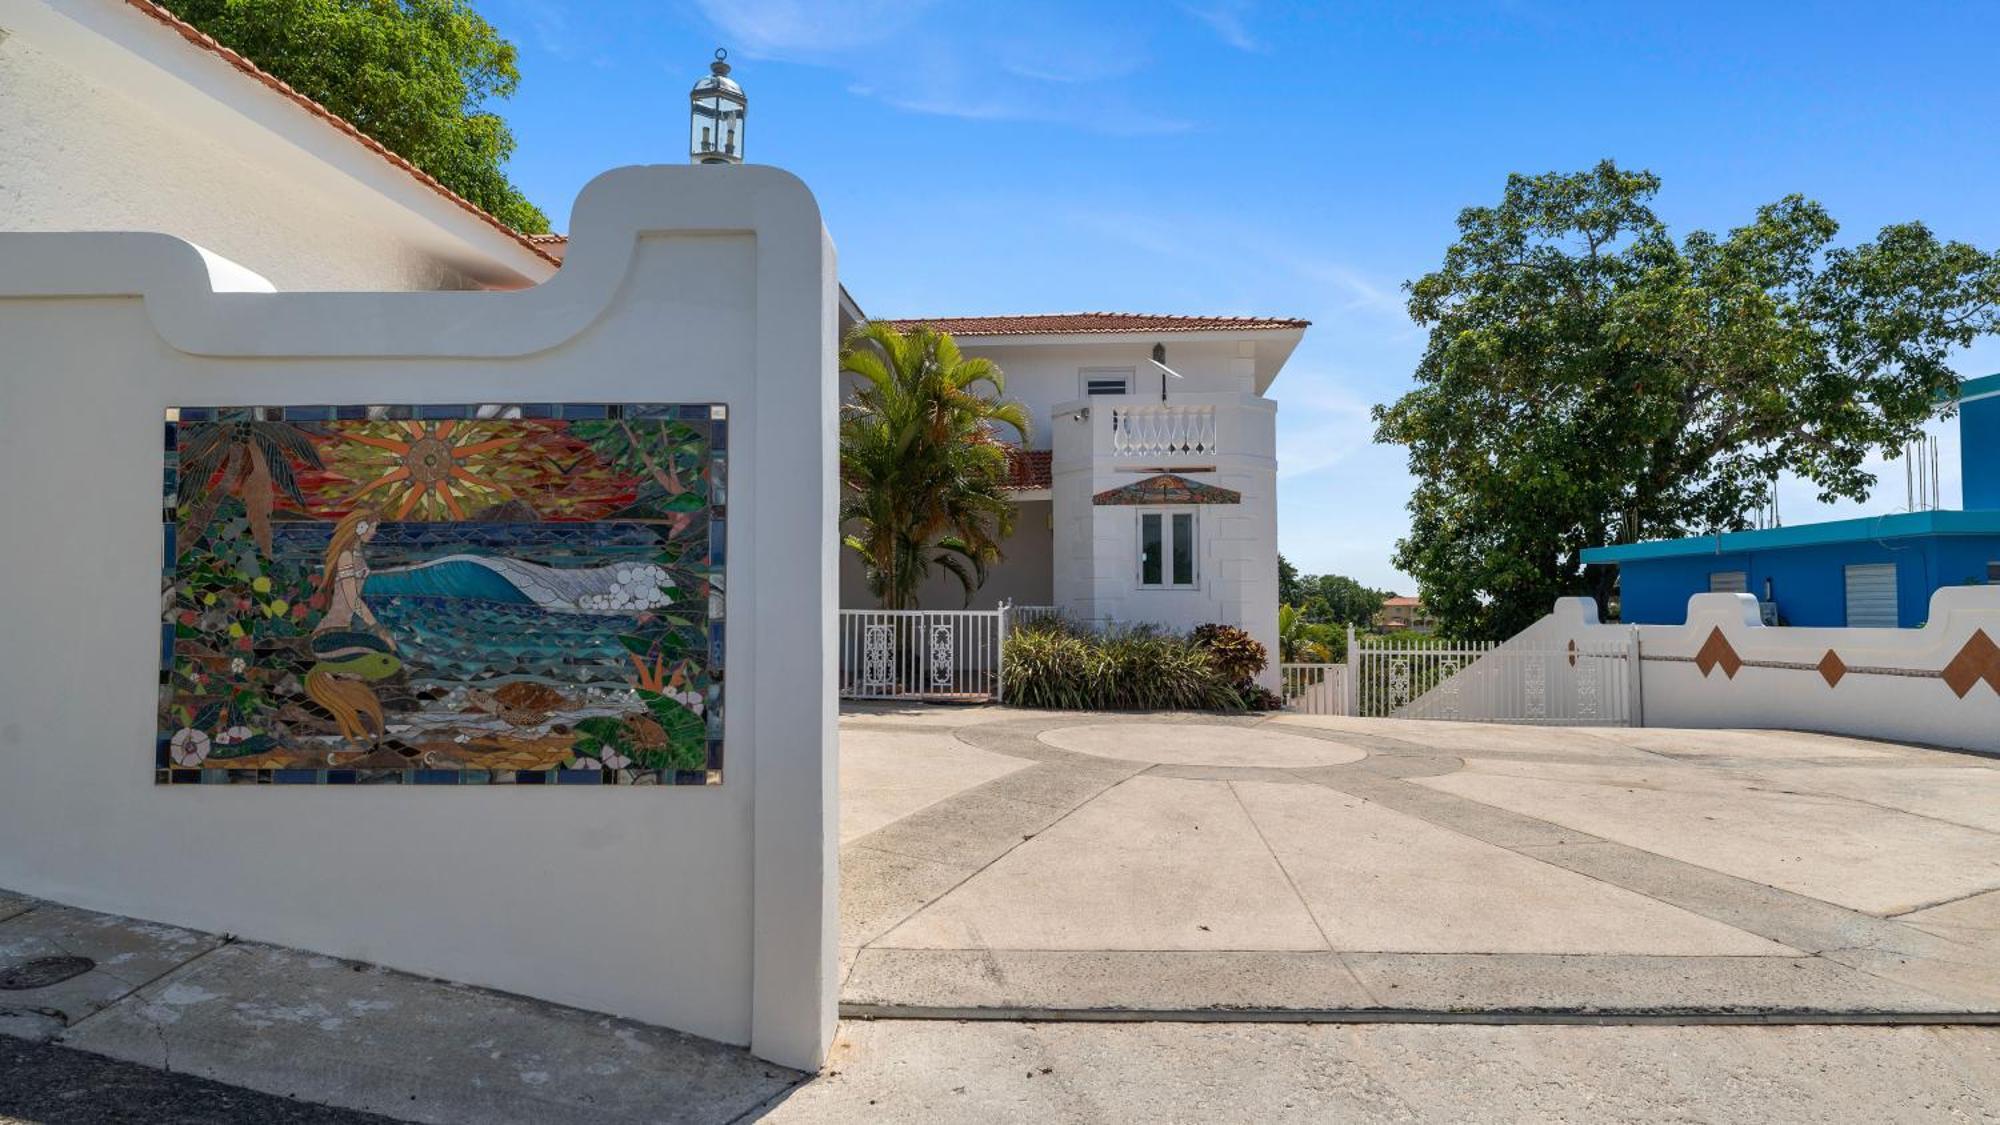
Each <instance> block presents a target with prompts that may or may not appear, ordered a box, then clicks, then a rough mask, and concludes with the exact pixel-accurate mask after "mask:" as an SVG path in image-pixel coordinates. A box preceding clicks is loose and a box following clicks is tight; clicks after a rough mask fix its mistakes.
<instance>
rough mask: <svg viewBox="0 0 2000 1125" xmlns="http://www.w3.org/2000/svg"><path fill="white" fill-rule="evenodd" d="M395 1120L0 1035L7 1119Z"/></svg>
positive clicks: (214, 1124)
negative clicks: (261, 1092) (312, 1103)
mask: <svg viewBox="0 0 2000 1125" xmlns="http://www.w3.org/2000/svg"><path fill="white" fill-rule="evenodd" d="M389 1120H390V1119H389V1118H387V1117H378V1116H376V1115H375V1114H372V1113H357V1112H355V1111H353V1110H347V1109H332V1108H329V1107H327V1106H322V1105H309V1104H306V1103H304V1102H299V1101H295V1100H293V1099H291V1098H280V1097H274V1096H273V1095H270V1094H259V1093H257V1092H255V1091H252V1090H243V1089H239V1088H237V1087H235V1086H225V1085H223V1084H222V1083H220V1082H210V1081H208V1080H207V1079H205V1078H195V1077H193V1076H191V1075H186V1074H173V1073H169V1072H167V1071H163V1070H154V1069H153V1068H152V1067H149V1066H138V1065H135V1064H133V1063H124V1062H118V1061H116V1060H113V1059H107V1058H104V1057H102V1056H100V1055H93V1054H89V1053H87V1052H84V1051H78V1050H75V1049H73V1048H69V1047H58V1046H56V1045H54V1044H52V1043H32V1042H29V1041H27V1040H21V1039H9V1038H4V1037H0V1123H5V1125H17V1123H22V1125H25V1123H28V1122H33V1123H34V1125H123V1123H125V1122H133V1123H135V1125H136V1123H139V1122H143V1123H145V1125H197V1123H198V1125H229V1123H232V1122H243V1123H245V1125H249V1123H253V1122H254V1123H255V1125H382V1123H383V1122H387V1121H389Z"/></svg>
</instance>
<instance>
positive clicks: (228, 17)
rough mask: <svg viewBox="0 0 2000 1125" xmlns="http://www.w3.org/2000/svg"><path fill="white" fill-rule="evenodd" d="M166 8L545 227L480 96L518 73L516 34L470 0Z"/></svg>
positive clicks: (500, 89)
mask: <svg viewBox="0 0 2000 1125" xmlns="http://www.w3.org/2000/svg"><path fill="white" fill-rule="evenodd" d="M166 3H167V5H168V6H169V7H171V8H172V9H173V10H174V13H175V14H176V15H178V16H180V17H181V18H182V19H184V20H186V21H188V22H189V23H191V24H193V25H194V26H196V27H198V28H200V29H201V30H203V31H205V32H207V33H208V34H210V35H212V36H214V37H215V39H216V41H217V42H219V43H221V44H223V45H224V46H226V47H229V48H231V49H232V50H234V51H236V52H237V53H239V54H241V55H242V56H243V57H245V58H247V59H249V60H250V61H251V62H254V63H256V64H257V65H258V66H259V67H262V68H263V69H264V70H266V71H269V72H270V73H271V74H273V75H275V76H276V77H278V78H280V79H282V80H283V81H284V82H285V83H286V84H288V85H290V86H291V87H292V88H293V89H295V90H297V91H298V92H299V93H301V94H304V95H305V96H306V97H309V98H311V99H313V100H314V101H316V102H319V103H320V104H321V105H324V106H326V108H328V109H330V110H332V111H333V112H334V113H336V114H339V115H340V116H341V117H342V118H345V119H346V120H347V121H348V122H350V123H351V124H353V125H354V127H355V128H357V129H360V130H361V131H362V132H364V133H366V134H368V135H369V136H371V137H373V138H375V139H376V140H378V141H380V142H382V144H383V145H384V146H385V147H387V148H388V149H389V150H390V151H391V152H394V153H396V154H397V155H399V156H401V157H403V158H404V159H405V160H408V161H409V162H410V163H412V164H415V165H416V166H417V167H419V168H422V169H423V170H424V171H426V172H428V173H430V174H431V175H432V176H434V177H436V179H437V180H438V182H439V183H442V184H444V185H445V186H446V187H448V188H450V189H451V190H453V191H455V192H457V193H458V194H460V195H462V196H464V197H465V198H466V199H468V200H471V201H472V202H473V203H476V204H478V205H479V206H480V207H482V208H484V209H485V210H486V211H487V212H489V213H490V214H492V215H493V216H494V217H495V218H497V219H499V220H500V221H501V222H503V223H506V224H507V225H508V226H510V227H513V228H514V229H515V230H518V231H522V232H525V233H528V234H540V233H542V232H544V231H547V230H548V229H549V219H548V216H547V215H544V214H542V212H541V211H540V210H539V209H537V208H536V207H535V205H534V204H532V203H530V202H528V199H527V197H526V196H524V195H522V194H521V192H520V189H518V188H516V187H515V186H514V185H513V183H512V182H510V181H509V180H508V179H507V175H506V173H505V172H504V171H502V169H501V166H502V165H503V164H505V163H506V160H507V157H508V156H509V155H510V154H512V153H513V151H514V134H513V133H512V132H511V131H509V130H508V128H507V123H506V122H505V121H503V120H501V119H500V117H499V115H497V114H494V113H491V112H488V111H487V109H486V108H485V107H486V105H487V103H488V102H489V101H491V100H494V99H504V98H507V97H509V96H511V95H512V94H513V93H514V89H515V87H516V86H517V85H519V83H520V81H521V75H520V72H519V71H517V70H516V69H515V68H514V54H515V52H514V45H513V44H512V43H509V42H507V41H506V40H505V39H502V38H501V37H500V33H499V32H498V31H495V30H494V28H493V25H491V24H489V23H487V22H486V21H485V20H484V19H482V18H480V16H479V13H477V12H475V11H473V9H472V5H471V3H470V2H469V0H166Z"/></svg>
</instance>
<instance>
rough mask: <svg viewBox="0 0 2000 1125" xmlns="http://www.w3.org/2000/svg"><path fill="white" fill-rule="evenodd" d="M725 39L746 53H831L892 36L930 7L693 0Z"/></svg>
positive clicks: (860, 1)
mask: <svg viewBox="0 0 2000 1125" xmlns="http://www.w3.org/2000/svg"><path fill="white" fill-rule="evenodd" d="M695 6H696V7H697V8H699V9H700V10H701V14H702V15H703V16H704V17H706V18H707V20H708V22H709V23H711V24H713V25H715V28H716V30H717V31H719V32H721V33H722V34H724V35H726V36H728V37H729V39H730V41H731V42H730V45H732V46H733V47H734V48H735V49H738V50H741V51H742V52H743V53H744V54H746V55H752V56H764V57H793V58H795V57H800V56H806V57H811V56H828V55H837V54H840V53H842V52H845V51H851V50H854V49H856V48H860V47H868V46H872V45H874V44H877V43H882V42H885V41H887V40H890V39H893V38H895V37H896V36H898V35H900V34H902V33H903V32H904V31H905V30H907V29H908V28H909V27H910V26H911V25H912V24H913V23H914V22H916V20H917V19H918V18H919V17H920V16H922V15H923V13H924V12H925V10H926V9H928V8H930V7H931V4H930V3H929V2H928V0H695Z"/></svg>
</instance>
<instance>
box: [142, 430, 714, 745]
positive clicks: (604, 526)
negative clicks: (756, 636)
mask: <svg viewBox="0 0 2000 1125" xmlns="http://www.w3.org/2000/svg"><path fill="white" fill-rule="evenodd" d="M726 428H727V421H726V419H725V412H724V411H723V410H722V408H720V407H717V406H712V405H709V404H701V405H692V406H650V405H643V406H619V405H613V406H591V405H558V406H542V407H532V406H528V407H524V406H507V405H488V406H465V407H430V406H425V407H284V408H279V407H259V408H183V409H179V410H175V411H171V412H170V413H169V415H168V445H167V474H168V479H167V496H168V498H169V506H168V507H167V509H166V511H165V522H164V524H163V534H164V537H165V540H166V550H165V558H166V571H165V575H164V578H163V582H164V590H163V596H162V629H163V635H162V647H161V660H162V664H161V690H160V730H161V732H162V733H161V736H160V743H159V755H158V760H157V769H158V773H157V777H158V779H159V780H160V781H162V782H170V783H171V782H183V781H204V780H209V781H213V780H226V781H253V782H254V781H267V782H279V783H296V782H301V781H304V782H309V783H310V782H321V783H355V782H361V783H383V782H403V783H418V784H436V783H440V782H453V781H461V780H464V781H511V782H520V783H526V782H544V783H554V782H563V783H569V782H575V781H579V780H587V781H590V782H592V783H597V784H612V783H666V784H674V783H681V784H714V783H716V782H717V781H718V780H719V778H720V773H719V770H720V766H721V748H722V746H721V733H722V724H721V721H720V710H721V705H722V667H721V659H722V648H721V616H722V610H723V598H722V588H723V582H722V578H723V573H724V558H723V550H722V548H723V527H724V524H725V519H724V517H725V511H724V508H723V505H722V502H721V496H722V487H723V479H722V478H723V463H724V458H725V456H726V452H725V451H726ZM189 451H192V452H193V455H194V456H193V457H192V459H191V458H190V453H189ZM190 460H192V462H193V463H192V471H193V472H194V473H195V474H196V475H197V476H199V477H200V478H201V479H200V480H199V481H198V482H196V483H195V484H193V485H190V484H189V483H188V480H187V478H186V476H185V475H184V474H185V472H186V471H187V470H188V469H189V468H190ZM260 474H261V476H260ZM265 477H268V478H269V481H270V482H272V483H271V484H270V485H269V486H268V487H266V485H265V484H263V483H261V482H262V481H263V479H264V478H265ZM635 673H636V674H635ZM558 775H560V776H558Z"/></svg>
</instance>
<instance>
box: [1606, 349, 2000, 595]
mask: <svg viewBox="0 0 2000 1125" xmlns="http://www.w3.org/2000/svg"><path fill="white" fill-rule="evenodd" d="M1958 401H1959V423H1958V425H1959V467H1960V474H1961V476H1962V478H1963V481H1964V491H1965V510H1964V511H1933V512H1903V513H1899V514H1896V515H1889V516H1868V517H1865V518H1862V519H1852V520H1834V521H1831V522H1828V523H1812V524H1801V525H1799V526H1797V527H1777V528H1768V529H1764V530H1760V531H1731V532H1724V533H1722V534H1720V535H1701V536H1695V537H1693V538H1688V539H1665V540H1655V541H1653V542H1648V543H1629V544H1625V545H1623V546H1617V547H1594V548H1591V549H1589V550H1586V551H1584V552H1583V561H1584V562H1586V563H1615V564H1617V566H1618V585H1619V599H1620V609H1619V614H1620V617H1621V619H1622V620H1624V621H1627V622H1630V623H1633V624H1641V625H1678V624H1681V623H1682V622H1684V621H1686V620H1687V603H1688V598H1689V597H1690V596H1692V595H1694V594H1699V593H1706V592H1710V591H1715V592H1730V593H1748V594H1754V595H1756V597H1757V600H1758V601H1759V602H1761V603H1762V604H1763V606H1764V615H1765V620H1766V621H1767V622H1771V623H1782V624H1786V625H1802V626H1833V627H1839V626H1862V627H1867V626H1876V627H1898V626H1900V627H1903V628H1911V627H1914V626H1917V625H1921V624H1923V622H1924V619H1925V618H1926V617H1927V616H1929V613H1930V600H1931V593H1932V592H1933V591H1935V590H1936V589H1937V588H1938V587H1940V586H1962V585H1966V584H1968V583H1983V582H2000V375H1988V376H1986V377H1984V378H1980V379H1971V380H1967V381H1966V382H1965V383H1963V384H1961V386H1960V388H1959V400H1958Z"/></svg>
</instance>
